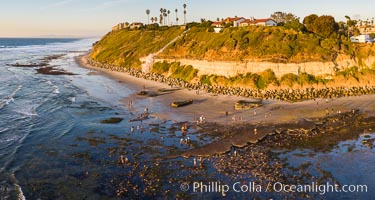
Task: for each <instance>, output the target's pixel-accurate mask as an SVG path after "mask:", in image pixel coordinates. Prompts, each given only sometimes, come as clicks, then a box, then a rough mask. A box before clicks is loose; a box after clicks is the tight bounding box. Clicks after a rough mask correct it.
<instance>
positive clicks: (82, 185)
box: [0, 38, 375, 200]
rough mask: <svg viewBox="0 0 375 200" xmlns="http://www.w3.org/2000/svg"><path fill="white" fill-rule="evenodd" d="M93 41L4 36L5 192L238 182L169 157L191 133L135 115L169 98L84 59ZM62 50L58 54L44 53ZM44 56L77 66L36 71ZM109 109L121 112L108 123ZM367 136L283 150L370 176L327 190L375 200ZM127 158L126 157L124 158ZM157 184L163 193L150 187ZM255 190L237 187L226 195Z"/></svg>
mask: <svg viewBox="0 0 375 200" xmlns="http://www.w3.org/2000/svg"><path fill="white" fill-rule="evenodd" d="M95 41H96V39H11V38H7V39H4V38H3V39H0V199H1V200H2V199H134V198H138V197H141V198H142V197H143V198H145V197H156V198H163V197H164V196H165V192H167V193H166V194H170V196H169V197H171V198H175V197H176V194H181V190H180V183H181V181H185V180H186V179H187V178H186V177H188V180H191V179H193V180H222V181H232V182H233V181H236V180H231V179H230V178H228V177H226V176H225V175H224V173H222V172H218V171H217V170H215V169H214V168H213V167H212V165H210V163H209V162H208V161H206V166H205V167H204V168H203V169H196V168H194V167H192V166H193V163H192V158H189V159H184V158H182V157H177V158H175V157H168V158H166V157H164V156H165V155H173V154H174V153H176V152H177V153H176V154H177V155H178V152H183V151H185V150H188V149H191V148H193V147H192V146H188V145H184V144H180V141H181V139H186V136H184V135H183V134H182V133H181V131H179V128H180V125H175V123H176V122H175V121H160V120H159V119H157V118H154V117H151V119H150V120H147V121H145V122H143V123H141V122H133V123H129V122H128V120H130V119H133V118H135V117H137V115H138V114H140V113H142V112H143V111H144V108H146V107H148V108H149V109H150V112H158V111H161V110H163V109H165V108H166V107H167V106H168V103H166V102H162V101H159V100H158V99H157V98H137V97H136V95H135V93H137V92H138V91H139V90H140V89H142V86H140V88H139V87H137V86H134V85H128V84H126V83H124V82H121V81H119V80H116V79H113V78H110V77H107V76H105V75H103V74H100V73H98V72H95V71H92V70H89V69H85V68H82V67H80V66H79V65H78V64H77V63H76V62H75V60H74V58H75V57H76V56H79V55H82V54H85V53H86V52H87V51H88V50H89V49H90V48H91V45H92V43H94V42H95ZM56 55H60V57H58V58H57V59H52V60H47V61H45V58H46V57H49V56H56ZM43 62H47V63H48V64H49V65H50V66H53V67H55V68H56V69H61V70H65V71H67V72H71V73H73V74H75V75H61V76H56V75H45V74H38V73H37V71H36V69H38V68H40V67H43V66H42V65H44V64H43ZM38 63H39V64H40V65H41V66H38ZM12 64H32V65H33V66H32V67H16V66H12ZM124 98H127V99H130V100H132V101H133V102H134V105H131V106H127V105H123V104H122V103H121V102H120V101H121V100H123V99H124ZM111 117H117V118H122V119H123V121H121V122H120V123H117V124H104V123H101V121H102V120H105V119H109V118H111ZM132 126H133V127H134V129H135V131H134V132H131V127H132ZM138 128H139V129H138ZM189 131H194V130H189ZM368 135H370V136H368ZM368 135H367V136H366V138H368V137H370V138H374V135H373V134H368ZM189 136H190V139H191V143H192V144H193V145H195V146H201V145H204V144H206V143H209V142H210V138H205V137H204V135H199V134H189ZM366 138H365V136H361V137H360V138H359V139H358V140H350V141H344V142H342V143H340V144H339V145H338V146H337V148H334V149H333V150H332V151H330V152H324V153H323V152H310V150H308V149H302V150H301V149H300V150H295V151H289V152H282V153H280V157H281V158H284V159H286V160H287V162H288V163H289V165H290V166H293V167H298V166H300V165H304V164H306V163H308V164H309V168H308V170H310V171H311V173H312V174H314V173H315V172H316V171H319V170H320V169H323V170H325V171H328V172H329V173H331V174H332V176H333V177H334V178H335V179H336V180H338V181H339V182H340V183H342V184H345V183H347V184H367V185H369V191H368V192H367V193H340V194H334V193H330V194H327V195H325V196H322V198H323V199H324V198H328V199H369V198H372V197H373V196H374V185H375V182H374V178H373V175H372V174H373V172H374V170H373V167H372V166H373V165H374V164H375V156H374V155H375V152H374V149H373V148H370V147H367V146H364V145H363V143H362V141H363V140H364V139H366ZM121 157H123V158H124V160H125V158H126V163H125V164H124V163H121ZM119 163H120V164H119ZM297 176H298V174H297ZM150 183H151V184H150ZM153 184H155V188H156V190H155V191H156V193H154V192H153V190H150V189H149V188H147V187H146V186H152V185H153ZM290 184H293V182H291V183H290ZM151 188H152V187H151ZM118 191H126V193H121V192H118ZM147 192H148V193H147ZM168 192H169V193H168ZM118 194H119V195H120V196H121V195H122V197H119V196H117V195H118ZM185 194H186V196H184V195H182V196H181V197H192V198H197V197H198V198H202V199H204V198H222V196H221V194H216V193H208V194H193V193H189V192H188V193H185ZM190 195H191V196H190ZM256 196H258V195H257V194H248V193H242V194H237V193H232V194H228V196H227V197H229V198H231V199H233V198H238V197H239V198H244V199H246V198H255V197H256ZM272 196H275V199H283V198H282V196H280V195H279V194H274V195H273V194H271V195H270V194H265V196H263V197H267V198H268V197H272ZM260 197H262V196H260Z"/></svg>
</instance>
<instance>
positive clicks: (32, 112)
mask: <svg viewBox="0 0 375 200" xmlns="http://www.w3.org/2000/svg"><path fill="white" fill-rule="evenodd" d="M16 112H17V113H19V114H22V115H25V116H38V113H37V112H36V111H35V110H27V109H22V110H17V111H16Z"/></svg>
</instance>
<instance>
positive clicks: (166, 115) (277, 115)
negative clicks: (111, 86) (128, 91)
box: [76, 55, 375, 156]
mask: <svg viewBox="0 0 375 200" xmlns="http://www.w3.org/2000/svg"><path fill="white" fill-rule="evenodd" d="M76 61H77V63H78V64H79V65H80V66H82V67H85V68H89V69H93V70H96V71H99V72H100V73H103V74H104V75H107V76H109V77H111V78H114V79H116V80H118V81H120V82H122V83H124V84H127V85H128V86H129V87H131V88H134V89H136V90H137V89H138V91H141V90H143V89H144V88H146V91H148V92H150V93H159V92H158V91H159V90H160V89H169V90H170V89H171V87H170V86H169V85H168V84H166V83H160V82H156V81H151V80H146V79H143V78H137V77H134V76H132V75H130V74H127V73H124V72H118V71H111V70H108V69H104V68H99V67H94V66H92V65H90V64H89V63H88V61H87V55H84V56H80V57H78V58H76ZM172 89H174V90H173V91H171V92H168V93H163V94H160V95H157V96H151V97H147V96H146V97H145V96H139V95H137V94H136V93H137V92H136V93H135V94H133V95H132V96H131V97H129V98H125V99H123V100H122V101H121V102H122V103H123V105H124V106H126V105H127V104H128V101H129V100H133V99H137V98H150V99H152V100H150V104H149V105H146V106H148V108H150V110H151V111H152V110H153V108H155V107H157V106H160V105H164V106H165V109H163V111H162V112H158V113H153V115H154V116H155V117H156V118H158V119H160V120H166V121H167V120H173V121H175V122H184V121H187V122H189V123H195V122H196V121H197V120H198V118H199V116H201V115H204V117H205V118H206V120H207V122H208V123H207V125H205V126H211V128H212V130H214V129H215V127H216V125H217V127H222V128H223V129H225V128H228V129H229V132H233V131H234V132H239V133H241V134H236V133H233V134H230V135H229V136H228V137H226V138H224V139H225V141H221V142H220V143H222V144H221V145H214V143H217V142H213V143H212V145H209V146H211V147H212V146H220V148H217V147H215V148H213V150H211V151H208V152H211V153H212V154H215V153H218V152H220V153H223V152H226V151H227V150H228V149H230V147H231V146H237V147H243V146H246V145H247V144H249V143H257V142H258V141H261V140H262V139H264V138H265V137H266V136H267V135H270V134H272V133H274V132H275V131H276V132H282V130H287V129H308V130H311V129H313V128H315V125H316V123H320V122H321V121H322V120H324V119H325V118H327V117H331V116H334V115H337V114H339V113H348V112H351V111H353V110H358V112H359V113H360V114H361V115H363V116H364V117H365V118H371V117H375V112H374V111H375V101H374V100H375V95H363V96H354V97H340V98H333V99H321V98H318V99H314V100H307V101H301V102H294V103H290V102H285V101H280V100H263V101H262V103H263V106H262V107H258V108H251V109H248V110H235V109H234V104H235V102H237V101H238V100H247V99H250V98H245V97H238V96H225V95H213V94H210V93H208V92H200V93H199V95H198V94H197V93H196V92H195V91H194V90H190V89H186V88H172ZM186 99H193V100H194V103H193V104H192V105H188V106H186V107H180V108H172V107H170V106H169V104H170V103H171V102H173V101H180V100H186ZM138 109H139V110H141V108H138ZM141 112H142V110H141ZM226 113H228V114H227V115H226ZM203 129H204V128H203ZM236 129H240V130H242V131H238V130H237V131H236ZM205 151H207V149H206V150H205ZM200 152H202V151H200ZM191 155H192V154H186V156H191Z"/></svg>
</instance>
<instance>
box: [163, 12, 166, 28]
mask: <svg viewBox="0 0 375 200" xmlns="http://www.w3.org/2000/svg"><path fill="white" fill-rule="evenodd" d="M166 16H167V9H165V8H164V9H163V17H164V25H166V24H167V18H166Z"/></svg>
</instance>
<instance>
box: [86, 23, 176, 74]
mask: <svg viewBox="0 0 375 200" xmlns="http://www.w3.org/2000/svg"><path fill="white" fill-rule="evenodd" d="M182 32H183V30H181V29H180V27H149V28H145V29H137V30H130V29H123V30H119V31H113V32H110V33H108V34H107V35H105V36H104V37H103V38H102V39H101V40H100V41H99V42H97V43H96V44H95V45H94V46H93V50H92V53H91V58H93V59H94V60H96V61H99V62H102V63H106V64H112V65H117V66H121V67H131V68H137V69H140V68H141V64H142V63H141V61H140V60H139V59H140V58H142V57H145V56H147V55H149V54H150V53H155V52H157V51H159V50H160V49H161V48H162V47H163V46H165V45H166V44H168V43H169V42H170V41H171V40H173V39H174V38H176V37H177V36H178V35H180V34H181V33H182Z"/></svg>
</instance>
